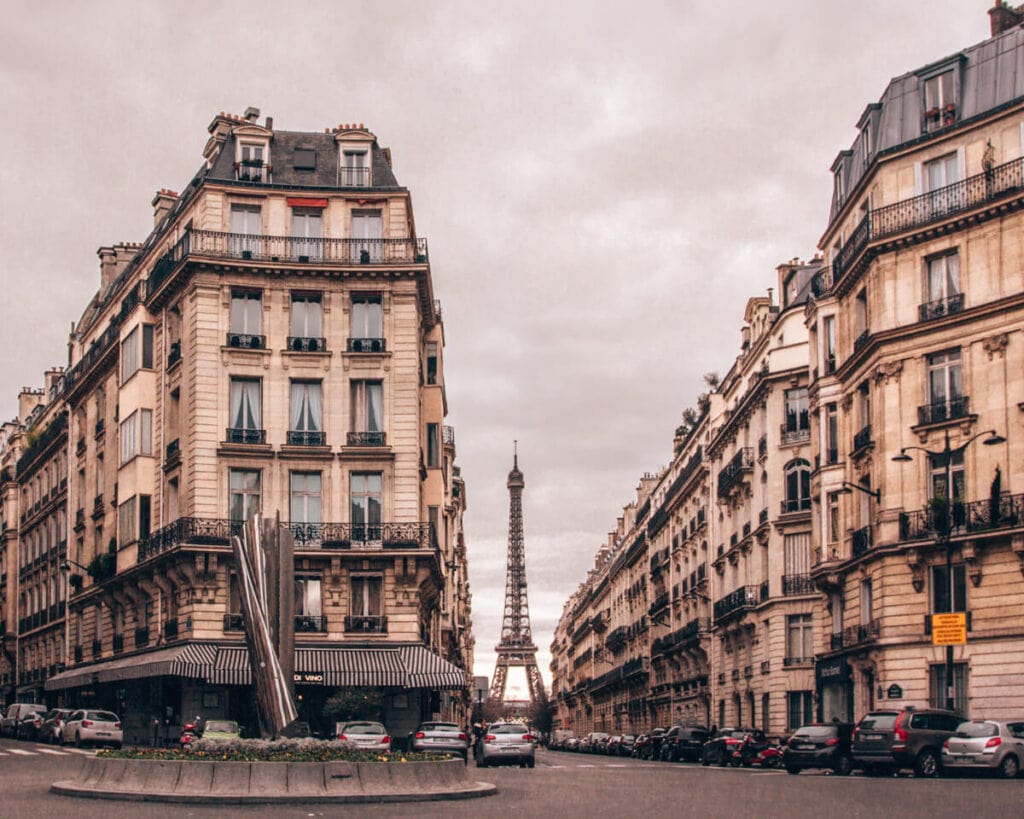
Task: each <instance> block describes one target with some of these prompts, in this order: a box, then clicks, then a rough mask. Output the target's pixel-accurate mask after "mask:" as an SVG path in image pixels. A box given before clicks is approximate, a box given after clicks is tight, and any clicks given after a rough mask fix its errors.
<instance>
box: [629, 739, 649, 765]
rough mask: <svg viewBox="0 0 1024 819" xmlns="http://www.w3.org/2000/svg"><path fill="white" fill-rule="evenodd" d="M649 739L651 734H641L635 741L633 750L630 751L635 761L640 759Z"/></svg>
mask: <svg viewBox="0 0 1024 819" xmlns="http://www.w3.org/2000/svg"><path fill="white" fill-rule="evenodd" d="M649 738H650V734H640V735H639V736H637V738H636V739H635V740H634V741H633V750H632V751H630V754H629V755H630V756H632V757H633V758H635V759H639V758H640V752H641V751H642V750H643V748H644V745H646V744H647V740H648V739H649Z"/></svg>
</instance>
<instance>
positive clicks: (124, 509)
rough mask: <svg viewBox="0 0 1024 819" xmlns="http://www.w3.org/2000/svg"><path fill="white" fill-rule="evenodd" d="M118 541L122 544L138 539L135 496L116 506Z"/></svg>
mask: <svg viewBox="0 0 1024 819" xmlns="http://www.w3.org/2000/svg"><path fill="white" fill-rule="evenodd" d="M117 525H118V528H117V534H118V536H119V537H118V543H119V545H121V546H124V545H125V544H126V543H133V542H134V541H135V540H137V539H138V529H137V526H136V516H135V497H134V496H133V497H131V498H129V499H128V500H126V501H125V502H124V503H122V504H121V505H120V506H119V507H118V508H117Z"/></svg>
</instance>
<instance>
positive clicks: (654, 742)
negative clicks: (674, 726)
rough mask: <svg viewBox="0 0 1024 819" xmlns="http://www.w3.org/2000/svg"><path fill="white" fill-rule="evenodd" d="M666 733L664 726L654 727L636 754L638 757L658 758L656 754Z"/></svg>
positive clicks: (659, 750) (659, 751)
mask: <svg viewBox="0 0 1024 819" xmlns="http://www.w3.org/2000/svg"><path fill="white" fill-rule="evenodd" d="M666 733H667V732H666V730H665V729H664V728H655V729H654V730H653V731H651V733H650V734H648V736H647V739H646V740H644V744H643V745H642V746H641V748H640V753H639V754H638V756H639V757H640V759H658V755H659V754H660V753H661V740H662V738H663V737H664V736H665V734H666Z"/></svg>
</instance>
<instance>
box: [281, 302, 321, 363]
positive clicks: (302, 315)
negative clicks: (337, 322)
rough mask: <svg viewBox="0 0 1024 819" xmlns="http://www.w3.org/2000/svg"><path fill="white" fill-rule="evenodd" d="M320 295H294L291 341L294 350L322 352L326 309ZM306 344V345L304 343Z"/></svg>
mask: <svg viewBox="0 0 1024 819" xmlns="http://www.w3.org/2000/svg"><path fill="white" fill-rule="evenodd" d="M322 299H323V297H322V295H321V294H320V293H292V315H291V339H290V340H289V343H288V346H289V347H290V348H291V349H293V350H313V351H316V350H322V349H323V346H322V345H321V344H319V343H316V344H310V343H309V342H311V341H316V342H321V341H323V338H322V337H323V334H324V309H323V303H322ZM304 342H305V343H304Z"/></svg>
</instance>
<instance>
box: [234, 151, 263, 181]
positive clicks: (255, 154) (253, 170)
mask: <svg viewBox="0 0 1024 819" xmlns="http://www.w3.org/2000/svg"><path fill="white" fill-rule="evenodd" d="M264 156H265V150H264V146H263V145H254V144H252V143H250V144H246V143H244V142H243V143H242V144H241V146H240V150H239V158H240V159H241V162H239V167H238V178H239V179H241V180H243V181H246V182H263V181H264V175H263V169H264Z"/></svg>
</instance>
